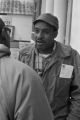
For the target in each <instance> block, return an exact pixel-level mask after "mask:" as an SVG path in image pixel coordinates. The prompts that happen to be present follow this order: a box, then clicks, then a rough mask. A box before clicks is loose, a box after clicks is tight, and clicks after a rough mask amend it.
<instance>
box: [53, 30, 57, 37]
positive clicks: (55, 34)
mask: <svg viewBox="0 0 80 120" xmlns="http://www.w3.org/2000/svg"><path fill="white" fill-rule="evenodd" d="M57 35H58V30H56V31H54V38H56V37H57Z"/></svg>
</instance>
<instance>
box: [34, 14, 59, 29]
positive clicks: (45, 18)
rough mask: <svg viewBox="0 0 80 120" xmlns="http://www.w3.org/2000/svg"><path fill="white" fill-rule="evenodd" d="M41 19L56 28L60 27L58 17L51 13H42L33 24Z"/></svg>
mask: <svg viewBox="0 0 80 120" xmlns="http://www.w3.org/2000/svg"><path fill="white" fill-rule="evenodd" d="M39 21H43V22H46V23H48V24H49V25H51V26H53V27H55V28H56V29H58V28H59V23H58V18H57V17H56V16H54V15H52V14H50V13H44V14H41V15H40V16H39V17H38V18H37V19H36V20H35V21H33V24H34V25H35V24H36V23H37V22H39Z"/></svg>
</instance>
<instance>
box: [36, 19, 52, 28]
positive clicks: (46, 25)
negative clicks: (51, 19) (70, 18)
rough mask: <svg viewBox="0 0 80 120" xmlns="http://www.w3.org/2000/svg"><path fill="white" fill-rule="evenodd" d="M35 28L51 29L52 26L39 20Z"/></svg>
mask: <svg viewBox="0 0 80 120" xmlns="http://www.w3.org/2000/svg"><path fill="white" fill-rule="evenodd" d="M35 28H40V29H51V28H52V27H51V26H50V25H48V24H47V23H45V22H43V21H39V22H37V23H36V24H35Z"/></svg>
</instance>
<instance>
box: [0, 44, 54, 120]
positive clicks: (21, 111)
mask: <svg viewBox="0 0 80 120" xmlns="http://www.w3.org/2000/svg"><path fill="white" fill-rule="evenodd" d="M9 55H10V51H9V49H8V48H7V47H5V46H2V45H0V120H54V119H53V114H52V111H51V109H50V106H49V104H48V100H47V97H46V95H45V92H44V89H43V86H42V83H41V80H40V78H39V76H38V75H37V74H36V73H35V71H33V70H32V69H31V68H30V67H29V66H27V65H25V64H23V63H21V62H19V61H17V60H15V59H13V58H11V57H10V56H9Z"/></svg>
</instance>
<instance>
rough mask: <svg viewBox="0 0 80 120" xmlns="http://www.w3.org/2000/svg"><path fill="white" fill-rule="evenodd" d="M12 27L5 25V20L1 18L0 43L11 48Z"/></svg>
mask: <svg viewBox="0 0 80 120" xmlns="http://www.w3.org/2000/svg"><path fill="white" fill-rule="evenodd" d="M9 32H10V29H9V28H8V27H7V26H6V25H5V23H4V21H3V20H2V19H1V18H0V44H4V45H6V46H7V47H8V48H10V35H9Z"/></svg>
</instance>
